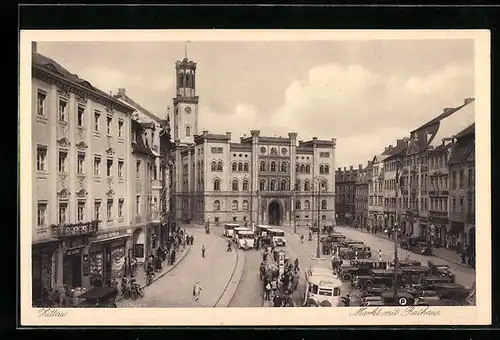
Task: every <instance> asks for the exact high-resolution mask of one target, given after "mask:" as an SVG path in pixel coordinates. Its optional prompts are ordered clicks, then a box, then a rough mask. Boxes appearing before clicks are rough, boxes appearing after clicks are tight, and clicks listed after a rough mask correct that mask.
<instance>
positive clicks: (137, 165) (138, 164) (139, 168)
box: [135, 161, 141, 178]
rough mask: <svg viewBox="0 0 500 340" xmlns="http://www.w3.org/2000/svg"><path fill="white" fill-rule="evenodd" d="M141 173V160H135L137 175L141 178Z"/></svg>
mask: <svg viewBox="0 0 500 340" xmlns="http://www.w3.org/2000/svg"><path fill="white" fill-rule="evenodd" d="M140 174H141V161H136V162H135V177H136V178H139V177H140Z"/></svg>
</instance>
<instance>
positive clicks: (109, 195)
mask: <svg viewBox="0 0 500 340" xmlns="http://www.w3.org/2000/svg"><path fill="white" fill-rule="evenodd" d="M114 195H115V191H114V190H113V189H111V190H109V191H108V192H107V193H106V196H108V197H112V196H114Z"/></svg>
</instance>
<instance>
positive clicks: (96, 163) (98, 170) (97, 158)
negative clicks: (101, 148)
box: [94, 156, 101, 176]
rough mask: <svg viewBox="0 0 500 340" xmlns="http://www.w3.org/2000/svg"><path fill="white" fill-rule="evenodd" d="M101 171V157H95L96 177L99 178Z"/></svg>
mask: <svg viewBox="0 0 500 340" xmlns="http://www.w3.org/2000/svg"><path fill="white" fill-rule="evenodd" d="M100 169H101V157H98V156H94V176H99V173H100Z"/></svg>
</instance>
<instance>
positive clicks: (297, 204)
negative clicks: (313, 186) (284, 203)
mask: <svg viewBox="0 0 500 340" xmlns="http://www.w3.org/2000/svg"><path fill="white" fill-rule="evenodd" d="M295 210H300V201H299V200H297V201H295Z"/></svg>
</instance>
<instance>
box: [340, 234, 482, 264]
mask: <svg viewBox="0 0 500 340" xmlns="http://www.w3.org/2000/svg"><path fill="white" fill-rule="evenodd" d="M341 227H343V228H351V229H353V230H357V231H361V232H364V233H366V234H370V235H373V236H377V237H379V238H383V239H386V240H390V241H393V240H394V239H393V238H389V237H388V236H387V234H385V233H380V232H379V233H375V234H372V233H370V232H368V231H367V230H366V229H362V228H357V229H356V228H353V227H349V226H345V225H342V226H341ZM432 251H433V256H434V257H437V258H440V259H442V260H446V261H449V262H453V263H455V264H458V265H460V266H463V267H466V268H473V267H472V266H469V265H467V264H463V263H462V259H461V256H460V254H458V253H457V252H456V251H454V250H450V249H446V248H432Z"/></svg>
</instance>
